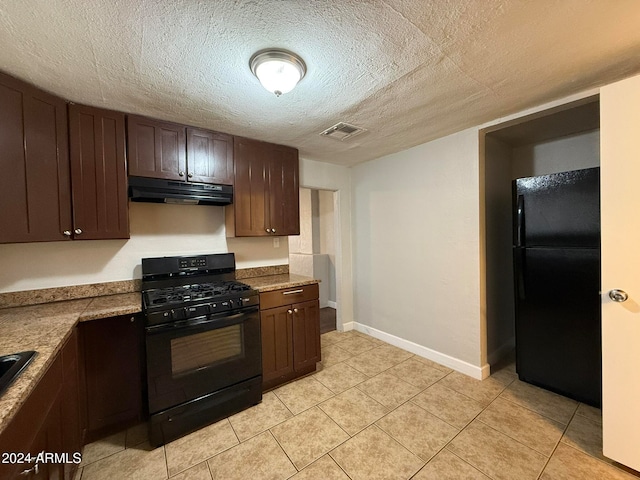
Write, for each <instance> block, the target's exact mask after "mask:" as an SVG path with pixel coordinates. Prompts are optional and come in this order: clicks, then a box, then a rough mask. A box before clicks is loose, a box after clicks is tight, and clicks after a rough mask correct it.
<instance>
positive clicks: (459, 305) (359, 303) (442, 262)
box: [352, 128, 483, 376]
mask: <svg viewBox="0 0 640 480" xmlns="http://www.w3.org/2000/svg"><path fill="white" fill-rule="evenodd" d="M478 152H479V145H478V129H475V128H474V129H469V130H465V131H462V132H459V133H457V134H454V135H450V136H448V137H444V138H441V139H439V140H435V141H432V142H429V143H426V144H423V145H420V146H418V147H414V148H412V149H409V150H405V151H403V152H400V153H397V154H393V155H389V156H386V157H383V158H380V159H377V160H374V161H371V162H367V163H365V164H361V165H358V166H356V167H354V168H353V172H352V179H353V215H354V222H353V224H354V230H353V238H354V284H355V287H354V288H355V299H356V300H355V319H356V322H357V323H358V324H359V325H358V327H359V328H362V327H361V326H364V327H367V328H370V329H371V328H372V329H375V331H377V332H381V333H384V334H386V335H391V336H394V337H398V338H399V339H403V340H406V341H410V342H413V343H414V344H417V347H416V348H417V349H422V353H423V354H425V355H431V354H432V356H434V357H438V358H439V359H440V360H443V359H442V358H440V357H448V358H449V359H450V360H451V361H453V362H454V363H455V364H456V367H457V368H458V369H460V370H464V371H466V372H468V373H470V374H473V375H475V376H480V370H481V368H482V367H483V365H482V364H481V343H482V340H481V331H482V329H481V321H480V281H479V257H480V247H479V238H480V230H479V208H478V202H479V195H480V193H479V170H478V165H479V162H478ZM444 360H446V359H444Z"/></svg>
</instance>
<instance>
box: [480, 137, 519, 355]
mask: <svg viewBox="0 0 640 480" xmlns="http://www.w3.org/2000/svg"><path fill="white" fill-rule="evenodd" d="M512 154H513V149H512V148H511V147H510V146H509V145H507V144H506V143H504V142H500V141H498V140H496V139H494V138H492V137H490V136H489V135H487V137H486V139H485V206H486V213H485V229H486V237H485V242H486V271H487V278H486V299H487V307H486V323H487V361H488V362H489V363H494V362H496V361H498V360H499V359H500V357H502V356H503V355H505V354H506V353H508V352H510V351H511V350H512V349H513V348H514V347H515V305H514V293H513V260H512V251H511V250H512V247H511V246H512V243H513V242H512V239H513V233H512V227H511V218H512V216H511V180H512V176H511V170H512Z"/></svg>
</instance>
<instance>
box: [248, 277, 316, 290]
mask: <svg viewBox="0 0 640 480" xmlns="http://www.w3.org/2000/svg"><path fill="white" fill-rule="evenodd" d="M241 281H242V283H246V284H247V285H249V286H250V287H251V288H255V289H256V290H257V291H258V292H271V291H273V290H280V289H281V288H293V287H302V286H304V285H313V284H314V283H320V280H317V279H314V278H313V277H305V276H302V275H294V274H293V273H283V274H280V275H267V276H265V277H254V278H243V279H242V280H241Z"/></svg>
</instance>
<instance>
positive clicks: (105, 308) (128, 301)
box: [0, 273, 319, 434]
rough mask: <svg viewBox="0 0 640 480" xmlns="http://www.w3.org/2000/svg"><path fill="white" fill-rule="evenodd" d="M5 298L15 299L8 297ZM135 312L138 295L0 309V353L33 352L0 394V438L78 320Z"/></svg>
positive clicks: (301, 280) (294, 282)
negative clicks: (20, 370)
mask: <svg viewBox="0 0 640 480" xmlns="http://www.w3.org/2000/svg"><path fill="white" fill-rule="evenodd" d="M239 280H240V281H242V282H244V283H246V284H248V285H250V286H251V287H252V288H254V289H256V290H258V291H259V292H269V291H272V290H279V289H281V288H292V287H299V286H304V285H312V284H314V283H319V280H316V279H314V278H311V277H304V276H301V275H293V274H289V273H281V274H277V275H267V276H261V277H252V278H240V279H239ZM91 287H92V288H93V286H91ZM127 288H130V287H127ZM50 290H52V291H53V290H54V289H50ZM96 292H101V291H100V290H97V291H96ZM53 293H55V294H57V293H58V292H57V291H54V292H53ZM52 295H53V294H52ZM5 296H6V297H17V296H19V297H20V301H23V302H26V301H28V298H30V297H31V298H33V296H32V294H30V293H29V292H24V293H23V292H19V294H5ZM22 297H24V298H22ZM58 298H60V297H58ZM63 298H64V297H63ZM11 300H12V301H15V299H13V298H11ZM141 311H142V302H141V297H140V292H139V291H136V292H130V293H119V294H114V295H104V296H95V297H91V298H81V299H77V300H64V301H58V302H51V303H41V304H39V305H26V306H17V307H12V308H0V355H7V354H10V353H18V352H23V351H26V350H35V351H36V352H38V354H37V355H36V356H35V357H34V359H33V360H32V361H31V363H30V364H29V365H28V366H27V368H26V369H25V370H24V371H23V372H22V373H21V374H20V376H19V377H18V378H17V379H16V380H15V381H14V382H13V383H12V384H11V385H10V386H9V388H8V389H7V390H6V391H5V392H4V393H2V394H0V434H1V433H2V431H3V430H4V428H5V426H6V425H7V424H8V423H9V422H10V421H11V419H12V418H13V416H14V414H15V413H16V412H17V411H18V409H19V408H20V407H21V406H22V404H23V403H24V402H25V400H26V399H27V397H28V396H29V394H30V393H31V392H32V391H33V389H34V387H35V386H36V384H37V383H38V381H39V380H40V378H42V376H43V375H44V373H45V372H46V370H47V368H48V367H49V365H50V364H51V363H52V362H53V360H54V358H55V356H56V355H57V353H58V352H59V351H60V349H61V348H62V346H63V345H64V342H65V341H66V340H67V338H69V336H70V335H71V332H72V330H73V328H74V327H75V325H76V324H77V323H78V322H84V321H88V320H96V319H100V318H110V317H116V316H119V315H129V314H135V313H139V312H141Z"/></svg>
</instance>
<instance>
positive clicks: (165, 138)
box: [127, 115, 187, 180]
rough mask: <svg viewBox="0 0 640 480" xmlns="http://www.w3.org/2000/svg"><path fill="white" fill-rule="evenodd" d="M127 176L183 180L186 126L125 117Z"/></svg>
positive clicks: (185, 165)
mask: <svg viewBox="0 0 640 480" xmlns="http://www.w3.org/2000/svg"><path fill="white" fill-rule="evenodd" d="M127 152H128V154H129V155H128V160H129V175H134V176H137V177H151V178H165V179H168V180H186V179H187V156H186V155H187V150H186V127H185V126H184V125H179V124H176V123H169V122H162V121H160V120H154V119H151V118H145V117H138V116H135V115H127Z"/></svg>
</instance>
